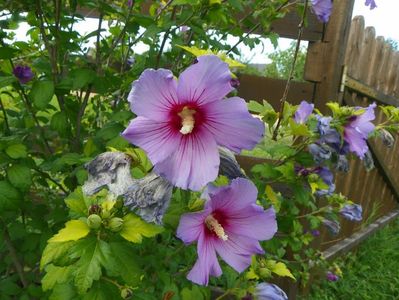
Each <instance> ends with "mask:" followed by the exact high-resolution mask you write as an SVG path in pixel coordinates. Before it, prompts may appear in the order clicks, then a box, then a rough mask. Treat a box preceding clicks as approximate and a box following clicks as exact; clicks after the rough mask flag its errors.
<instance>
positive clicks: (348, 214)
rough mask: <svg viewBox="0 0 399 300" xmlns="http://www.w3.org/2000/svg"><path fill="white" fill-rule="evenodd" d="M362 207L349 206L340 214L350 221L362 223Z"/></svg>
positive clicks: (357, 205) (342, 209) (356, 205)
mask: <svg viewBox="0 0 399 300" xmlns="http://www.w3.org/2000/svg"><path fill="white" fill-rule="evenodd" d="M362 212H363V209H362V206H361V205H359V204H348V205H345V206H344V207H343V208H341V210H340V211H339V213H340V214H341V215H342V216H343V217H344V218H345V219H347V220H349V221H357V222H359V221H361V220H362Z"/></svg>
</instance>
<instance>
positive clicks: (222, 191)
mask: <svg viewBox="0 0 399 300" xmlns="http://www.w3.org/2000/svg"><path fill="white" fill-rule="evenodd" d="M257 195H258V190H257V189H256V186H255V185H254V184H253V183H252V182H251V181H250V180H248V179H245V178H236V179H234V180H232V181H231V183H230V185H229V186H224V187H220V188H219V189H218V190H216V191H214V192H213V194H212V195H211V201H208V202H206V204H205V208H208V207H210V208H211V209H212V211H215V210H220V211H223V212H225V214H226V215H231V214H234V213H236V212H237V213H240V211H241V210H242V209H244V208H246V207H248V206H250V205H251V204H255V203H256V198H257Z"/></svg>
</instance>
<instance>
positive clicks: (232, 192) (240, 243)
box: [177, 178, 277, 285]
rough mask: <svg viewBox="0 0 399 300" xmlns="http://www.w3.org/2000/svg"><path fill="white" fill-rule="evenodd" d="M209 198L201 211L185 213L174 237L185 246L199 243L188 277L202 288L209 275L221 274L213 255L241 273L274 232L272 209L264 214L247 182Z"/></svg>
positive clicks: (236, 183) (240, 180) (240, 181)
mask: <svg viewBox="0 0 399 300" xmlns="http://www.w3.org/2000/svg"><path fill="white" fill-rule="evenodd" d="M209 196H210V200H209V201H207V202H206V203H205V207H204V210H203V211H199V212H195V213H188V214H184V215H183V216H182V217H181V218H180V223H179V226H178V228H177V237H178V238H180V239H181V240H182V241H183V242H184V243H185V244H191V243H193V242H194V241H198V245H197V253H198V259H197V261H196V263H195V265H194V267H193V268H192V270H191V271H190V272H189V274H188V275H187V278H188V279H189V280H191V281H193V282H195V283H197V284H201V285H207V284H208V280H209V275H212V276H220V275H221V274H222V270H221V268H220V266H219V263H218V260H217V257H216V253H217V254H218V255H219V256H220V257H221V258H222V259H223V260H224V261H225V262H226V263H227V264H229V265H230V266H231V267H232V268H233V269H235V270H236V271H237V272H242V271H244V270H245V269H246V268H247V267H248V266H249V265H250V264H251V256H252V255H253V254H262V253H264V251H263V249H262V247H261V246H260V244H259V241H263V240H268V239H271V238H272V237H273V235H274V234H275V233H276V231H277V223H276V215H275V211H274V209H273V208H270V209H268V210H266V211H265V210H263V208H262V207H260V206H258V205H257V204H256V198H257V189H256V187H255V185H254V184H253V183H252V182H251V181H249V180H248V179H244V178H237V179H234V180H232V182H231V184H230V185H229V186H224V187H219V188H217V190H216V191H213V192H212V193H211V194H209Z"/></svg>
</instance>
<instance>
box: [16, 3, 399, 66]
mask: <svg viewBox="0 0 399 300" xmlns="http://www.w3.org/2000/svg"><path fill="white" fill-rule="evenodd" d="M375 2H376V4H377V8H375V9H373V10H370V9H369V7H366V6H365V5H364V3H365V0H355V6H354V9H353V17H355V16H357V15H363V16H364V18H365V24H366V26H373V27H374V28H375V29H376V34H377V35H381V36H384V37H385V38H391V39H394V40H396V41H398V42H399V17H398V12H399V0H375ZM96 28H97V20H96V19H90V18H88V19H86V20H85V21H84V22H81V23H80V24H78V25H77V26H76V29H77V31H78V32H80V33H81V34H82V35H83V34H87V33H90V32H92V31H94V30H96ZM28 29H29V27H28V25H27V24H26V23H25V24H21V26H20V27H19V29H18V30H17V39H19V40H24V39H26V31H27V30H28ZM237 40H238V38H234V37H229V42H230V43H231V44H232V45H233V44H234V43H235V42H236V41H237ZM93 41H94V38H93ZM291 41H292V40H290V39H283V38H281V39H279V49H286V48H287V47H288V46H289V44H290V42H291ZM239 49H240V51H241V53H242V57H241V60H242V61H243V62H246V63H254V64H265V63H269V62H270V60H269V59H268V58H267V54H268V53H271V52H273V51H274V48H273V46H272V44H271V43H270V41H269V40H268V39H263V44H262V45H259V46H257V47H255V49H252V50H251V49H249V48H248V47H245V46H244V45H241V46H239ZM147 50H148V46H146V45H144V44H140V43H139V44H138V45H137V46H136V47H135V49H134V51H135V52H136V53H142V52H144V51H147Z"/></svg>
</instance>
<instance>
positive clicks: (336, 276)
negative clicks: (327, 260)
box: [326, 271, 339, 281]
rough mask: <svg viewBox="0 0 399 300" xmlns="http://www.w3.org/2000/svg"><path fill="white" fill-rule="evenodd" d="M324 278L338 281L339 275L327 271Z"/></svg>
mask: <svg viewBox="0 0 399 300" xmlns="http://www.w3.org/2000/svg"><path fill="white" fill-rule="evenodd" d="M326 278H327V280H328V281H338V280H339V276H338V275H336V274H334V273H333V272H331V271H328V272H327V274H326Z"/></svg>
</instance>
